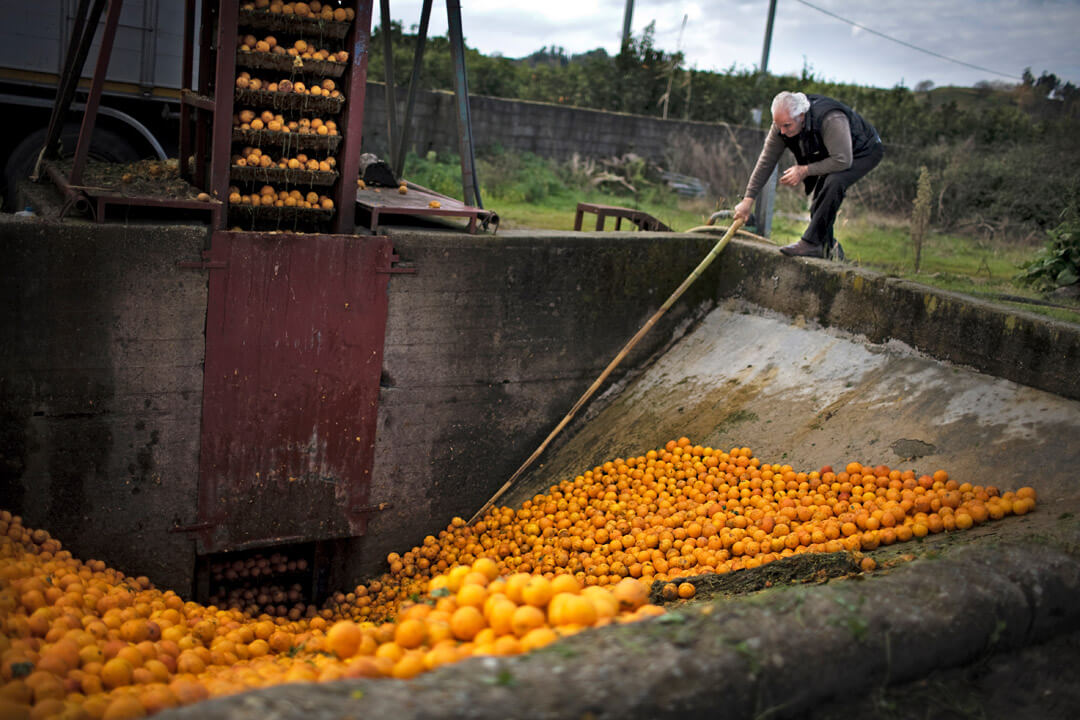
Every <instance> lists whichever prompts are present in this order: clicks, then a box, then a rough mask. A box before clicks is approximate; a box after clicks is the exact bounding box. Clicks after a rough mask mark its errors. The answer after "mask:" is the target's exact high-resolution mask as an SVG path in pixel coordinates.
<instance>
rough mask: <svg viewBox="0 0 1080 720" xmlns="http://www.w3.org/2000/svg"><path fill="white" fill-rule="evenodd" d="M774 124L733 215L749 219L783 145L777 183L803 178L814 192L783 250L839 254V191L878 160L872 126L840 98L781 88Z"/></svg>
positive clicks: (877, 139) (793, 182)
mask: <svg viewBox="0 0 1080 720" xmlns="http://www.w3.org/2000/svg"><path fill="white" fill-rule="evenodd" d="M772 116H773V125H772V128H770V130H769V134H768V137H766V138H765V145H764V147H762V149H761V155H759V156H758V160H757V165H755V166H754V172H753V173H751V175H750V182H748V183H747V185H746V194H745V195H744V197H743V199H742V200H741V201H740V202H739V204H738V205H736V206H735V213H734V214H735V217H740V218H742V219H743V221H744V222H745V221H746V220H748V219H749V218H750V210H751V208H752V207H753V205H754V200H755V198H757V196H758V193H759V192H760V191H761V189H762V187H764V186H765V182H766V181H767V180H768V178H769V176H770V175H771V174H772V171H773V168H774V167H776V163H777V162H778V161H779V160H780V156H781V155H783V153H784V148H787V149H788V150H791V153H792V154H793V155H794V156H795V165H792V166H791V167H789V168H788V169H787V170H785V171H784V174H783V175H781V176H780V184H781V185H789V186H795V185H798V184H799V183H800V182H802V183H803V184H804V185H805V187H806V194H807V195H809V194H811V193H813V200H812V201H811V203H810V224H809V225H808V226H807V228H806V232H804V233H803V236H802V238H800V239H799V241H798V242H796V243H792V244H791V245H785V246H784V247H782V248H780V252H782V253H784V254H785V255H798V256H805V257H821V258H835V259H837V260H843V259H844V250H843V248H841V247H840V244H839V243H837V242H836V237H835V236H834V235H833V223H834V222H835V221H836V213H837V212H838V211H839V210H840V203H842V202H843V201H844V194H845V192H846V191H847V189H848V186H850V185H851V184H852V183H854V182H855V181H856V180H858V179H859V178H861V177H862V176H863V175H865V174H866V173H868V172H870V171H871V170H873V169H874V167H876V166H877V164H878V163H879V162H881V156H882V152H883V151H882V147H881V138H880V137H879V136H878V133H877V130H875V129H874V126H873V125H871V124H870V123H868V122H867V121H866V120H865V119H863V117H862V116H861V115H859V114H858V113H857V112H855V111H854V110H852V109H851V108H849V107H848V106H847V105H844V104H843V103H841V102H838V101H836V100H833V99H832V98H828V97H825V96H823V95H804V94H803V93H801V92H797V93H792V92H788V91H786V90H785V91H784V92H782V93H780V94H778V95H777V96H776V97H775V98H773V102H772Z"/></svg>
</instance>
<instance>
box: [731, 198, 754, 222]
mask: <svg viewBox="0 0 1080 720" xmlns="http://www.w3.org/2000/svg"><path fill="white" fill-rule="evenodd" d="M753 207H754V198H748V197H746V198H743V199H742V200H740V201H739V204H738V205H736V206H735V217H737V218H740V219H742V221H743V222H744V223H745V222H750V210H751V209H752V208H753Z"/></svg>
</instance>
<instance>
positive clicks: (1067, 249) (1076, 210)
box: [1016, 194, 1080, 290]
mask: <svg viewBox="0 0 1080 720" xmlns="http://www.w3.org/2000/svg"><path fill="white" fill-rule="evenodd" d="M1062 216H1063V219H1062V222H1061V224H1059V225H1058V226H1057V227H1056V228H1054V229H1053V230H1051V231H1050V232H1049V235H1050V241H1049V242H1048V243H1047V244H1046V247H1045V248H1043V250H1042V252H1040V253H1039V254H1038V255H1037V256H1036V257H1035V259H1033V260H1032V261H1031V262H1027V263H1024V264H1023V265H1022V266H1021V268H1022V269H1023V272H1021V273H1020V274H1019V275H1017V276H1016V279H1017V280H1018V281H1020V282H1021V283H1023V284H1025V285H1029V286H1032V287H1035V288H1037V289H1039V290H1053V289H1054V288H1058V287H1064V286H1066V285H1073V284H1075V283H1076V282H1077V281H1080V201H1078V200H1077V198H1076V196H1075V194H1074V197H1073V200H1072V202H1071V204H1070V205H1069V206H1068V207H1067V208H1066V210H1065V212H1064V213H1062Z"/></svg>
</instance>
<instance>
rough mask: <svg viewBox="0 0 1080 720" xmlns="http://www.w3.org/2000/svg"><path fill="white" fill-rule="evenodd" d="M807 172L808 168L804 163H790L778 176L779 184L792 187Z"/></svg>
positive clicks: (799, 181)
mask: <svg viewBox="0 0 1080 720" xmlns="http://www.w3.org/2000/svg"><path fill="white" fill-rule="evenodd" d="M809 172H810V168H808V167H806V166H805V165H792V166H791V167H789V168H788V169H787V170H785V171H784V174H783V175H781V176H780V184H781V185H789V186H792V187H794V186H795V185H798V184H799V183H801V182H802V181H803V180H805V179H806V175H807V173H809Z"/></svg>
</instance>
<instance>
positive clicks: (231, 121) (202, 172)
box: [180, 0, 371, 233]
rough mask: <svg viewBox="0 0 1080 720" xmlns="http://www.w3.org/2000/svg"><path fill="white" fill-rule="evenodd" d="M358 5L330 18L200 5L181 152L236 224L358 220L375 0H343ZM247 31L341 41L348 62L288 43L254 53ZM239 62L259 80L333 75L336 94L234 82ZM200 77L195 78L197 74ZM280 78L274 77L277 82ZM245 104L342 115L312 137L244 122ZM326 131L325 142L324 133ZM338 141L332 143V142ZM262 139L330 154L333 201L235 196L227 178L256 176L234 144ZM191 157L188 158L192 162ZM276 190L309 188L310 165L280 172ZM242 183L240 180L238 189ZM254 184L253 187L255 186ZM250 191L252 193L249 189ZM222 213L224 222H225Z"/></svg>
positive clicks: (189, 39)
mask: <svg viewBox="0 0 1080 720" xmlns="http://www.w3.org/2000/svg"><path fill="white" fill-rule="evenodd" d="M195 6H196V3H195V0H187V10H188V17H189V18H194V16H195V9H196V8H195ZM346 8H347V9H348V10H349V11H350V12H351V13H353V15H352V18H351V19H350V20H347V21H341V20H328V19H326V18H324V17H310V16H309V17H300V16H296V15H289V16H286V15H280V14H275V13H271V12H270V11H269V10H266V9H262V10H253V9H242V8H241V7H240V2H239V0H218V2H216V3H212V2H206V3H203V5H202V13H201V22H200V26H199V31H198V43H199V63H198V65H199V67H198V76H197V78H195V77H193V75H194V73H193V68H192V65H193V63H194V57H193V55H194V53H193V48H194V45H195V37H194V36H195V23H194V21H193V20H189V21H188V24H187V26H186V27H185V43H184V47H185V55H184V63H185V66H184V69H183V77H182V83H183V85H184V87H185V88H191V89H190V90H184V91H183V92H182V93H181V136H180V157H181V166H182V168H183V172H184V173H185V177H187V178H188V179H190V181H191V182H192V183H194V184H195V185H197V186H199V187H201V188H204V189H206V190H207V192H209V193H210V195H211V196H213V197H214V198H216V199H219V200H221V201H223V202H225V203H226V208H227V213H226V215H227V221H228V223H229V224H233V225H237V224H238V225H241V226H242V227H244V228H245V229H250V228H255V227H258V228H260V229H264V230H267V229H281V230H290V229H303V230H308V231H310V230H315V231H325V230H329V231H331V232H334V233H352V232H353V231H354V228H355V225H354V220H355V212H356V208H355V187H354V186H353V180H354V179H355V178H356V176H357V174H358V172H359V167H360V144H361V139H362V136H363V122H364V94H365V90H366V88H367V62H368V44H369V39H370V33H371V2H370V0H358V2H356V3H355V7H354V4H353V3H346V4H344V5H342V6H341V9H346ZM245 34H250V35H252V36H253V37H262V36H266V35H271V34H272V35H273V36H274V37H275V38H276V39H280V41H281V42H282V46H281V48H279V49H283V48H284V43H286V42H288V43H293V42H295V41H297V40H302V41H304V42H306V43H309V44H311V45H312V46H315V45H318V46H320V47H322V46H326V47H332V48H334V49H337V48H342V49H344V51H345V52H346V53H347V54H348V64H347V65H346V66H345V68H344V70H342V68H341V67H335V65H336V64H335V63H327V62H324V61H320V60H313V59H311V58H307V59H302V58H301V57H299V56H298V55H295V54H293V55H288V54H285V53H284V52H280V53H272V52H265V51H263V52H252V51H250V50H244V49H243V46H241V49H240V50H237V49H236V48H237V46H238V40H239V39H240V38H242V37H244V35H245ZM242 68H247V69H248V70H250V72H251V74H253V75H254V76H256V77H257V78H259V80H260V84H263V83H265V84H266V86H267V87H273V86H275V85H276V84H277V82H276V81H277V80H279V79H287V80H289V81H290V83H300V82H303V83H306V84H307V85H312V84H315V83H317V82H318V81H319V80H320V79H324V78H326V77H331V75H328V73H331V72H332V73H333V74H332V77H334V78H335V79H336V82H335V85H336V87H335V90H336V91H337V92H339V95H338V96H335V97H328V96H326V95H310V94H304V93H297V92H295V91H283V90H277V89H275V90H264V89H261V88H259V89H255V90H248V89H245V88H241V87H238V86H237V78H238V74H239V72H240V71H241V69H242ZM193 80H194V81H195V84H194V85H193V84H192V82H193ZM270 83H273V85H270ZM240 108H246V109H248V110H251V111H253V112H255V113H258V112H262V111H267V110H269V111H271V112H272V113H278V114H283V115H284V117H285V118H286V119H287V120H292V121H295V120H297V119H300V118H305V117H306V116H310V115H312V114H319V115H324V116H326V117H327V118H331V117H332V118H335V119H336V121H337V126H338V128H339V135H338V136H332V137H327V136H318V137H316V138H306V137H303V136H298V135H295V134H293V133H290V132H285V131H270V130H269V129H255V130H253V129H251V128H242V127H241V126H240V125H239V124H238V121H237V117H236V113H237V112H238V110H239V109H240ZM320 138H321V141H320ZM331 140H333V142H331ZM242 145H249V146H250V145H256V146H259V147H266V148H268V151H270V150H269V149H271V148H272V152H274V153H276V154H278V155H279V156H280V157H283V156H284V154H287V153H288V152H290V151H291V152H296V151H297V150H298V149H301V148H303V149H305V150H307V152H313V153H318V156H319V157H322V158H326V157H329V156H333V157H334V159H335V168H334V173H335V174H336V177H335V179H334V180H333V181H332V185H331V186H330V187H331V190H330V191H329V192H330V195H329V197H331V198H332V200H333V208H332V210H328V209H326V208H320V207H315V208H303V207H295V206H281V205H277V206H269V207H247V208H241V207H240V206H239V204H238V203H235V202H232V201H231V200H230V196H233V197H234V198H235V197H236V195H237V193H234V192H230V187H237V186H238V185H243V184H245V183H247V184H249V185H250V186H252V187H253V186H257V185H259V184H261V183H257V182H252V180H251V177H250V175H248V174H246V173H244V172H241V171H240V169H239V166H238V165H237V164H236V163H235V157H236V152H237V148H238V147H240V146H242ZM188 158H190V159H191V162H190V164H189V163H188V162H187V160H188ZM279 177H280V184H278V185H275V188H276V189H278V190H283V189H296V188H298V187H299V188H305V187H306V189H308V190H310V189H311V185H312V184H313V183H312V176H311V174H310V173H309V172H308V171H306V170H303V169H300V170H285V169H283V170H282V172H281V173H280V174H279ZM238 189H239V188H238ZM248 189H250V187H249V188H248ZM242 194H243V195H246V193H242ZM225 222H226V217H223V218H222V220H221V222H220V223H219V225H218V227H219V228H221V227H224V223H225Z"/></svg>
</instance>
